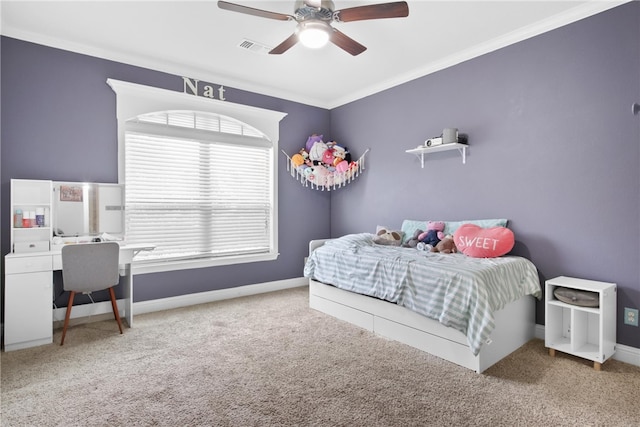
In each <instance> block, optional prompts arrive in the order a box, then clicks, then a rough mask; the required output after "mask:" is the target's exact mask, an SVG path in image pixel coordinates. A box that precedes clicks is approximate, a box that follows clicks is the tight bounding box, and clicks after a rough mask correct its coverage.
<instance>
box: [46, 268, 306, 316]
mask: <svg viewBox="0 0 640 427" xmlns="http://www.w3.org/2000/svg"><path fill="white" fill-rule="evenodd" d="M308 284H309V280H308V279H306V278H304V277H298V278H294V279H287V280H278V281H275V282H265V283H258V284H255V285H246V286H238V287H235V288H229V289H220V290H217V291H209V292H200V293H196V294H188V295H181V296H177V297H170V298H161V299H156V300H151V301H141V302H134V303H133V314H134V316H135V315H138V314H144V313H153V312H155V311H162V310H171V309H173V308H180V307H188V306H191V305H196V304H204V303H208V302H213V301H222V300H225V299H230V298H238V297H244V296H249V295H257V294H263V293H266V292H274V291H279V290H283V289H289V288H297V287H301V286H307V285H308ZM118 305H119V306H120V307H123V306H124V302H123V301H122V300H118ZM66 312H67V308H66V307H62V308H56V309H54V310H53V321H54V327H62V322H63V321H64V316H65V315H66ZM120 316H121V317H123V318H124V310H123V309H121V310H120ZM110 318H113V312H112V310H111V302H109V301H103V302H97V303H94V304H83V305H74V306H73V309H72V310H71V319H75V321H74V322H73V324H78V323H87V322H95V321H101V320H106V319H110Z"/></svg>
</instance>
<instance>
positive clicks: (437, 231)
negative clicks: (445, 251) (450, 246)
mask: <svg viewBox="0 0 640 427" xmlns="http://www.w3.org/2000/svg"><path fill="white" fill-rule="evenodd" d="M442 239H444V221H429V222H428V223H427V231H425V232H424V233H422V234H420V235H419V236H418V240H419V241H421V242H423V243H426V244H428V245H431V246H435V245H437V244H438V242H440V240H442Z"/></svg>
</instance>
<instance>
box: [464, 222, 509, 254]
mask: <svg viewBox="0 0 640 427" xmlns="http://www.w3.org/2000/svg"><path fill="white" fill-rule="evenodd" d="M453 241H454V242H455V244H456V247H457V248H458V251H460V252H462V253H463V254H465V255H468V256H470V257H474V258H494V257H499V256H502V255H504V254H507V253H509V251H510V250H511V249H513V245H514V244H515V238H514V236H513V231H511V230H509V229H508V228H506V227H491V228H482V227H479V226H477V225H475V224H464V225H461V226H460V227H459V228H458V229H457V230H456V232H455V233H453Z"/></svg>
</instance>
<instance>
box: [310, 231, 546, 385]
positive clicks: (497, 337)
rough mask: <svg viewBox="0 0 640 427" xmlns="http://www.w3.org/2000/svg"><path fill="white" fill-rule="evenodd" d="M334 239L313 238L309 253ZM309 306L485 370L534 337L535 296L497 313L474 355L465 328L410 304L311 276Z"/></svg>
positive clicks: (473, 368)
mask: <svg viewBox="0 0 640 427" xmlns="http://www.w3.org/2000/svg"><path fill="white" fill-rule="evenodd" d="M327 240H328V239H324V240H312V241H311V242H309V253H311V252H312V251H313V250H314V249H316V248H318V247H320V246H322V245H323V244H324V243H325V242H326V241H327ZM309 307H311V308H313V309H315V310H318V311H321V312H323V313H326V314H328V315H330V316H333V317H335V318H337V319H340V320H344V321H346V322H349V323H352V324H354V325H356V326H359V327H361V328H364V329H366V330H368V331H371V332H374V333H376V334H378V335H381V336H383V337H385V338H389V339H392V340H395V341H399V342H401V343H404V344H407V345H410V346H412V347H415V348H417V349H419V350H422V351H426V352H427V353H430V354H432V355H434V356H438V357H440V358H442V359H445V360H448V361H450V362H453V363H456V364H458V365H460V366H464V367H465V368H468V369H471V370H474V371H476V372H477V373H481V372H483V371H485V370H486V369H487V368H489V367H490V366H492V365H494V364H495V363H497V362H498V361H500V360H501V359H503V358H504V357H506V356H507V355H509V354H510V353H512V352H513V351H515V350H516V349H518V348H519V347H521V346H522V345H523V344H525V343H526V342H528V341H529V340H531V339H532V338H533V337H534V332H535V298H534V297H532V296H529V295H528V296H525V297H523V298H521V299H519V300H518V301H514V302H512V303H510V304H508V305H507V306H505V307H504V308H503V309H502V310H500V311H497V312H496V313H495V325H496V326H495V329H494V330H493V332H492V333H491V336H490V338H489V341H488V342H486V343H484V344H483V346H482V349H481V350H480V353H479V354H478V355H477V356H474V355H473V353H472V352H471V349H470V348H469V345H468V344H467V338H466V336H465V335H463V334H462V333H461V332H459V331H457V330H455V329H452V328H449V327H447V326H444V325H442V324H440V323H439V322H438V321H436V320H432V319H429V318H427V317H424V316H422V315H420V314H417V313H415V312H413V311H411V310H409V309H407V308H404V307H402V306H399V305H397V304H393V303H390V302H387V301H383V300H380V299H377V298H372V297H369V296H366V295H360V294H356V293H353V292H349V291H345V290H342V289H339V288H336V287H334V286H331V285H326V284H323V283H320V282H317V281H315V280H311V279H309Z"/></svg>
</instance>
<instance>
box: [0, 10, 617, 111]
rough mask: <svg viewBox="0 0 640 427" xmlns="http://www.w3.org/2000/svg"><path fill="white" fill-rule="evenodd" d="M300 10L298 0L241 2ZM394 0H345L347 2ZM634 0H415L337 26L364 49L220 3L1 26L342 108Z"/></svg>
mask: <svg viewBox="0 0 640 427" xmlns="http://www.w3.org/2000/svg"><path fill="white" fill-rule="evenodd" d="M230 1H232V2H234V3H238V4H241V5H245V6H250V7H254V8H258V9H263V10H269V11H273V12H281V13H286V14H293V12H294V11H293V4H294V1H293V0H287V1H282V0H281V1H255V0H238V1H235V0H230ZM384 2H385V1H384V0H334V3H335V8H336V9H337V10H339V9H346V8H348V7H353V6H358V5H368V4H374V3H384ZM625 2H626V1H603V0H598V1H594V0H590V1H567V0H564V1H559V0H556V1H540V0H533V1H526V0H511V1H481V0H472V1H458V0H448V1H409V2H408V3H409V17H407V18H393V19H383V20H370V21H358V22H348V23H334V24H333V25H334V26H335V27H336V28H338V29H339V30H340V31H342V32H343V33H345V34H346V35H348V36H349V37H351V38H353V39H355V40H356V41H358V42H360V43H362V44H363V45H365V46H366V47H367V48H368V49H367V50H366V51H365V52H364V53H362V54H361V55H359V56H356V57H353V56H351V55H349V54H347V53H346V52H344V51H342V50H341V49H339V48H338V47H336V46H334V45H331V44H329V45H327V46H325V47H324V48H321V49H319V50H310V49H306V48H304V47H302V46H301V45H299V44H298V45H296V46H294V47H293V48H291V49H290V50H289V51H287V52H286V53H284V54H282V55H268V54H265V53H257V52H254V51H251V50H248V49H245V48H240V47H238V45H239V44H240V43H241V42H242V41H243V40H245V39H248V40H250V41H253V42H257V43H259V44H263V45H266V46H268V47H269V48H271V47H274V46H276V45H278V44H279V43H280V42H282V41H283V40H284V39H285V38H287V37H288V36H289V35H291V34H292V33H293V32H294V30H295V22H286V21H276V20H271V19H265V18H259V17H255V16H250V15H245V14H240V13H234V12H229V11H225V10H222V9H219V8H218V7H217V4H216V3H217V2H216V1H215V0H208V1H95V0H84V1H52V0H48V1H24V0H23V1H15V0H14V1H6V0H3V1H2V2H1V9H0V15H1V27H0V32H1V33H2V34H3V35H5V36H9V37H13V38H18V39H22V40H27V41H31V42H35V43H39V44H43V45H48V46H53V47H58V48H62V49H67V50H71V51H75V52H80V53H84V54H88V55H93V56H98V57H102V58H106V59H110V60H115V61H120V62H125V63H128V64H133V65H137V66H142V67H146V68H151V69H155V70H159V71H164V72H168V73H172V74H177V75H180V76H187V77H191V78H197V79H200V80H202V81H205V82H208V83H211V84H219V85H225V86H231V87H235V88H238V89H244V90H249V91H252V92H257V93H262V94H266V95H271V96H276V97H279V98H283V99H288V100H292V101H298V102H302V103H305V104H309V105H314V106H318V107H323V108H334V107H337V106H340V105H343V104H346V103H348V102H351V101H354V100H356V99H360V98H363V97H365V96H367V95H370V94H373V93H376V92H378V91H380V90H383V89H387V88H389V87H392V86H395V85H397V84H400V83H403V82H406V81H409V80H412V79H414V78H416V77H420V76H423V75H426V74H429V73H431V72H434V71H437V70H440V69H443V68H446V67H448V66H451V65H454V64H457V63H460V62H462V61H465V60H467V59H470V58H473V57H475V56H478V55H482V54H484V53H487V52H491V51H493V50H496V49H499V48H501V47H503V46H506V45H509V44H512V43H515V42H518V41H520V40H523V39H526V38H529V37H532V36H535V35H537V34H540V33H542V32H545V31H549V30H551V29H554V28H557V27H560V26H562V25H566V24H568V23H571V22H574V21H576V20H579V19H582V18H584V17H587V16H590V15H593V14H596V13H599V12H601V11H604V10H607V9H609V8H611V7H615V6H617V5H619V4H621V3H625Z"/></svg>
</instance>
